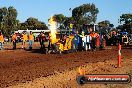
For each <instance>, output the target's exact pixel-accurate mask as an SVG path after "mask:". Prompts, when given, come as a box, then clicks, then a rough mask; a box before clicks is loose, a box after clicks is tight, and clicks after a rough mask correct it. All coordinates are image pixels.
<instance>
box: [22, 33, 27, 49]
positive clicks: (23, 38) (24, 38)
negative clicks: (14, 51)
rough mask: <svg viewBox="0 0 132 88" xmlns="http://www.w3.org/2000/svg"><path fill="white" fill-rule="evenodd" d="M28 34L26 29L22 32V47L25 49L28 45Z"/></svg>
mask: <svg viewBox="0 0 132 88" xmlns="http://www.w3.org/2000/svg"><path fill="white" fill-rule="evenodd" d="M27 39H28V36H27V34H26V31H24V32H23V33H22V49H25V47H26V42H27Z"/></svg>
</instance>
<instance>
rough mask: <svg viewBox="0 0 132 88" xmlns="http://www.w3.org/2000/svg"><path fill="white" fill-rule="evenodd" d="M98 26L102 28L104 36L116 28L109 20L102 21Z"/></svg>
mask: <svg viewBox="0 0 132 88" xmlns="http://www.w3.org/2000/svg"><path fill="white" fill-rule="evenodd" d="M98 25H99V27H100V32H102V33H103V34H106V33H109V32H110V29H112V28H113V27H114V25H113V24H111V23H110V21H109V20H105V21H101V22H99V23H98Z"/></svg>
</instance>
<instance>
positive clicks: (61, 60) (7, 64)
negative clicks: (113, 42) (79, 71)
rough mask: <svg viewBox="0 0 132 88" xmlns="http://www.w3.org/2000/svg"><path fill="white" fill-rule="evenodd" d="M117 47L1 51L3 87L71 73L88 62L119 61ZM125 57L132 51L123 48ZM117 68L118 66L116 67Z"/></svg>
mask: <svg viewBox="0 0 132 88" xmlns="http://www.w3.org/2000/svg"><path fill="white" fill-rule="evenodd" d="M117 55H118V50H117V48H116V47H113V49H108V50H101V51H95V52H92V51H83V52H76V53H70V54H62V55H59V54H40V53H39V49H34V50H32V51H26V50H21V49H17V50H3V51H0V88H4V87H8V86H12V85H15V84H17V83H25V82H26V81H32V80H34V79H35V78H39V77H46V76H48V75H53V74H55V72H56V71H57V72H63V71H64V70H71V69H73V68H76V67H78V66H82V65H86V64H88V63H97V62H105V61H108V60H115V61H117V59H115V58H117ZM122 55H123V58H132V49H131V48H129V49H122ZM115 68H116V67H115Z"/></svg>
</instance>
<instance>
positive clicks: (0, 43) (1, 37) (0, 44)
mask: <svg viewBox="0 0 132 88" xmlns="http://www.w3.org/2000/svg"><path fill="white" fill-rule="evenodd" d="M3 42H4V37H3V34H2V32H1V31H0V50H2V49H3Z"/></svg>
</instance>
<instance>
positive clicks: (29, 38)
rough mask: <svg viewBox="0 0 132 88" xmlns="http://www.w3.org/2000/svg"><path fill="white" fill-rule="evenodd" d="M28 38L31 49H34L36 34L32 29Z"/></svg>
mask: <svg viewBox="0 0 132 88" xmlns="http://www.w3.org/2000/svg"><path fill="white" fill-rule="evenodd" d="M28 40H29V50H32V45H33V42H34V35H33V33H32V31H30V33H29V35H28Z"/></svg>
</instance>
